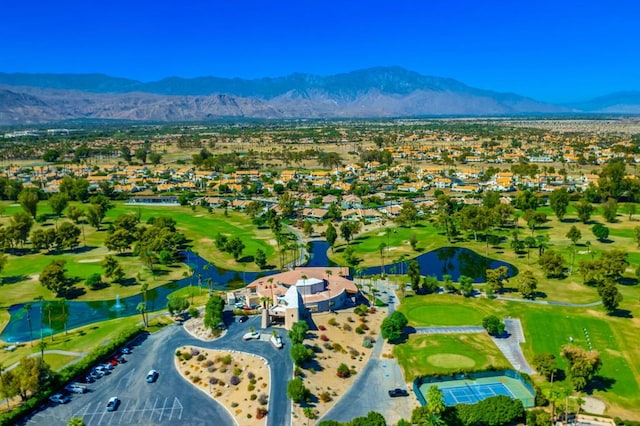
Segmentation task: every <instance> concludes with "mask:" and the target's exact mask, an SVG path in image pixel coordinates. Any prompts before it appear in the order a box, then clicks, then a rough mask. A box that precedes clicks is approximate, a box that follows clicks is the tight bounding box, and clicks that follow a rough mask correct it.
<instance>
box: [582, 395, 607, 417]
mask: <svg viewBox="0 0 640 426" xmlns="http://www.w3.org/2000/svg"><path fill="white" fill-rule="evenodd" d="M582 399H584V404H582V406H581V407H582V410H583V411H585V412H587V413H591V414H604V410H605V409H606V408H607V406H606V404H605V403H604V402H602V401H600V400H599V399H597V398H594V397H592V396H583V397H582Z"/></svg>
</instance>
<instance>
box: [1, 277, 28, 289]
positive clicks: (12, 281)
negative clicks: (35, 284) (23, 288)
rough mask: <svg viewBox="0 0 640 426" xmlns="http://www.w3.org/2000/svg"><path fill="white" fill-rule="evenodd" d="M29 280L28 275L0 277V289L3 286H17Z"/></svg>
mask: <svg viewBox="0 0 640 426" xmlns="http://www.w3.org/2000/svg"><path fill="white" fill-rule="evenodd" d="M27 279H29V276H28V275H13V276H11V277H2V278H0V287H1V286H3V285H5V284H17V283H19V282H22V281H26V280H27Z"/></svg>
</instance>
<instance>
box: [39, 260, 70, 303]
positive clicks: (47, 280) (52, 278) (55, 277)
mask: <svg viewBox="0 0 640 426" xmlns="http://www.w3.org/2000/svg"><path fill="white" fill-rule="evenodd" d="M66 264H67V261H66V260H63V259H58V260H53V261H51V263H49V264H48V265H47V266H45V268H44V269H43V270H42V272H41V273H40V284H42V286H43V287H45V288H46V289H47V290H49V291H52V292H54V293H55V294H56V296H57V297H61V296H63V295H64V294H66V292H67V291H68V290H69V289H70V288H71V282H70V280H69V279H68V278H67V276H66V270H65V265H66Z"/></svg>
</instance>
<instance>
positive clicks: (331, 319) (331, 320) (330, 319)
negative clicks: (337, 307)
mask: <svg viewBox="0 0 640 426" xmlns="http://www.w3.org/2000/svg"><path fill="white" fill-rule="evenodd" d="M327 323H328V324H329V325H331V326H333V327H337V326H338V321H336V319H335V318H329V321H327Z"/></svg>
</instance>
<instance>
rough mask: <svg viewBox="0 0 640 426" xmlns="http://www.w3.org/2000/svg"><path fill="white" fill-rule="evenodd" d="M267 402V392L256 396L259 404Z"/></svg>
mask: <svg viewBox="0 0 640 426" xmlns="http://www.w3.org/2000/svg"><path fill="white" fill-rule="evenodd" d="M267 402H269V397H268V396H267V394H265V393H261V394H260V396H259V397H258V403H260V405H267Z"/></svg>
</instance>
